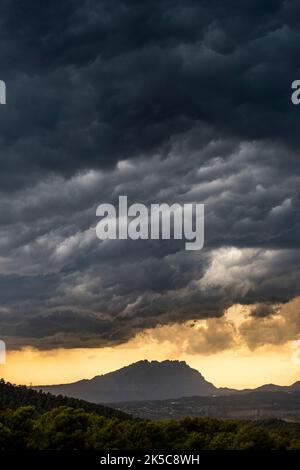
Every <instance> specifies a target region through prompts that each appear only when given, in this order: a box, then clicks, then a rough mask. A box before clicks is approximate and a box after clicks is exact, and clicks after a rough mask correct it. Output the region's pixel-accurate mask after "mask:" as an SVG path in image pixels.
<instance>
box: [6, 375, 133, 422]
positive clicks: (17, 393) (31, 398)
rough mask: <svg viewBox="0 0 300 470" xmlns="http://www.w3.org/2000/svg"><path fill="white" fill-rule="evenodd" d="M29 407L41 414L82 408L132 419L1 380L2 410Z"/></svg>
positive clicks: (94, 405)
mask: <svg viewBox="0 0 300 470" xmlns="http://www.w3.org/2000/svg"><path fill="white" fill-rule="evenodd" d="M27 405H32V406H34V408H35V409H36V411H37V412H40V413H42V412H45V411H49V410H51V409H53V408H55V407H58V406H68V407H72V408H80V409H82V410H84V411H88V412H93V413H96V414H99V415H101V416H107V417H109V418H110V417H117V418H120V419H125V418H127V419H129V418H130V416H129V415H128V414H126V413H123V412H122V411H118V410H115V409H113V408H110V407H108V406H103V405H98V404H94V403H89V402H87V401H84V400H77V399H75V398H70V397H65V396H63V395H58V396H54V395H51V393H45V392H42V391H38V392H37V391H35V390H32V389H31V388H28V387H26V386H24V385H12V384H10V383H7V382H5V381H4V380H2V379H0V409H6V408H11V409H16V408H19V407H21V406H27Z"/></svg>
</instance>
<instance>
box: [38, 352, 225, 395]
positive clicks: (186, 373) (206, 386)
mask: <svg viewBox="0 0 300 470" xmlns="http://www.w3.org/2000/svg"><path fill="white" fill-rule="evenodd" d="M40 388H41V389H42V390H46V391H49V392H51V393H54V394H64V395H68V396H72V397H75V398H84V399H85V400H88V401H92V402H96V403H101V402H102V403H107V402H111V403H112V402H119V401H135V400H163V399H167V398H179V397H184V396H194V395H199V396H201V395H202V396H205V395H213V394H215V393H216V392H217V388H216V387H214V385H213V384H211V383H209V382H207V381H206V380H205V379H204V377H203V376H202V375H201V374H200V372H198V371H197V370H196V369H192V368H191V367H190V366H189V365H188V364H187V363H186V362H185V361H178V360H174V361H173V360H165V361H161V362H160V361H155V360H154V361H148V360H141V361H138V362H135V363H133V364H130V365H128V366H125V367H123V368H122V369H119V370H116V371H114V372H109V373H108V374H104V375H98V376H96V377H94V378H93V379H91V380H81V381H79V382H75V383H72V384H66V385H53V386H46V387H44V386H43V387H40Z"/></svg>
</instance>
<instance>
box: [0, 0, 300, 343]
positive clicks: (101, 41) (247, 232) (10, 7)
mask: <svg viewBox="0 0 300 470" xmlns="http://www.w3.org/2000/svg"><path fill="white" fill-rule="evenodd" d="M299 22H300V7H299V5H298V3H297V2H296V1H295V0H294V1H286V2H282V1H274V0H272V1H254V2H253V1H252V2H248V1H240V2H234V1H230V2H226V5H225V3H224V2H221V1H218V0H213V1H209V2H208V1H203V2H197V1H195V0H185V1H181V2H178V1H172V0H162V1H160V2H148V1H145V2H137V1H134V0H122V1H118V2H115V1H113V0H112V1H111V0H110V1H108V0H107V1H106V0H101V1H100V2H99V1H98V2H96V1H94V0H92V1H80V2H79V1H77V0H64V1H59V2H58V1H56V0H54V1H52V2H49V3H48V4H47V5H46V4H43V5H42V4H41V5H40V4H37V3H36V2H34V1H33V0H28V1H27V2H26V3H24V5H23V4H22V5H21V4H20V2H18V1H16V0H10V1H8V0H4V1H2V2H1V5H0V39H1V41H0V67H1V69H0V70H1V77H0V78H1V79H4V80H5V81H6V83H7V90H8V91H7V105H6V106H1V107H0V136H1V138H0V191H1V193H0V210H1V219H0V296H1V297H0V298H1V308H0V332H1V336H2V337H4V338H5V339H6V341H7V344H8V346H9V347H11V348H18V347H21V346H23V345H28V344H30V345H33V346H36V347H39V348H44V349H48V348H52V347H61V346H64V347H78V346H97V345H104V344H115V343H119V342H122V341H125V340H127V339H128V338H130V337H132V336H133V335H134V334H136V333H137V332H139V331H141V330H143V329H144V328H151V327H155V326H156V325H159V324H170V323H174V322H185V321H187V320H192V319H202V318H210V317H221V316H222V315H223V313H224V310H225V309H226V308H228V307H229V306H231V305H233V304H234V303H241V304H253V305H256V307H255V308H254V309H253V311H252V316H251V320H249V325H248V326H245V335H247V337H249V338H250V336H251V335H250V330H251V328H252V325H253V326H254V325H255V322H257V321H258V322H263V321H264V319H266V318H269V317H270V318H274V319H275V317H276V305H278V304H281V303H285V302H288V301H290V300H291V299H293V298H294V297H296V296H297V295H299V282H298V281H299V277H300V251H299V239H300V226H299V199H300V194H299V183H300V172H299V170H300V161H299V150H300V141H299V132H298V123H299V119H300V114H299V113H300V110H299V109H297V107H296V106H293V105H292V104H291V100H290V95H291V88H290V87H291V82H292V81H293V80H294V79H296V78H299V73H300V70H299V65H298V57H299V52H300V49H299V48H300V46H299V45H300V37H299ZM120 194H127V195H128V197H129V200H130V201H131V202H144V203H145V204H150V203H152V202H160V203H162V202H168V203H173V202H182V203H184V202H192V201H196V202H201V203H205V210H206V218H205V224H206V227H205V248H204V250H202V251H201V252H186V251H184V243H183V242H181V241H179V240H177V241H174V242H170V241H125V240H120V241H118V240H111V241H105V242H100V241H99V240H98V239H97V238H96V234H95V225H96V223H97V220H96V216H95V212H96V207H97V205H98V204H99V203H101V202H112V203H116V201H117V199H118V196H119V195H120ZM274 315H275V316H274ZM274 321H275V320H274ZM224 328H225V329H226V328H227V326H226V325H225V326H224ZM293 331H294V330H293ZM295 334H296V333H295ZM222 335H223V333H222V332H220V334H219V335H218V338H219V340H218V341H217V339H216V344H217V343H218V344H221V345H222V344H224V345H225V344H227V339H226V338H227V336H226V331H225V333H224V337H223V336H222ZM203 341H204V340H203ZM205 341H206V340H205ZM205 341H204V343H205ZM249 341H250V342H251V341H252V342H253V340H251V339H249ZM205 344H206V343H205ZM201 347H202V346H201V345H197V344H193V345H192V346H191V348H192V349H193V350H200V349H201ZM216 347H219V346H216ZM220 347H221V346H220ZM203 348H204V349H205V346H203ZM203 348H202V349H203Z"/></svg>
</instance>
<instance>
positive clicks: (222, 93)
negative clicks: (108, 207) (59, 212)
mask: <svg viewBox="0 0 300 470" xmlns="http://www.w3.org/2000/svg"><path fill="white" fill-rule="evenodd" d="M299 21H300V12H299V6H298V4H297V2H296V1H287V2H281V1H260V2H259V1H254V2H253V1H252V2H248V1H242V2H226V4H225V3H224V2H221V1H209V2H208V1H203V2H197V1H194V0H186V1H184V2H177V1H171V0H164V1H160V2H149V1H148V2H147V1H146V2H136V1H134V0H131V1H125V0H123V1H117V2H116V1H111V0H109V1H101V2H97V1H83V2H82V1H81V2H79V1H76V0H73V1H67V0H65V1H63V2H61V1H52V2H49V3H47V4H44V3H38V2H36V1H33V0H29V1H27V2H26V3H21V2H19V1H16V0H11V1H3V2H1V7H0V39H1V42H0V44H1V45H0V70H1V73H2V78H3V79H6V81H7V84H8V106H7V107H6V108H5V109H4V107H2V108H1V109H0V132H1V148H0V150H1V164H0V165H1V166H0V169H1V177H2V178H1V187H2V189H9V188H10V187H11V186H13V187H16V186H19V185H24V184H30V183H31V181H32V180H33V179H36V178H38V177H39V175H45V174H47V173H48V172H58V173H61V174H64V175H70V174H73V173H75V172H76V171H77V170H79V169H83V168H91V167H93V168H95V167H101V168H107V167H111V166H113V165H114V164H115V162H116V161H118V160H120V159H122V158H125V157H128V156H130V157H135V156H138V155H141V154H145V153H147V152H148V153H151V152H153V151H155V150H156V149H158V148H160V147H162V148H164V147H165V146H168V144H169V141H170V138H171V137H172V136H174V135H175V134H177V133H178V132H183V131H185V130H188V129H190V128H191V127H193V126H194V125H195V122H197V121H205V122H207V123H210V124H211V125H213V126H214V127H215V129H216V131H217V132H218V133H219V134H223V135H228V134H229V135H232V136H238V137H243V138H250V139H252V138H259V139H260V138H272V139H277V140H279V141H282V142H284V143H285V144H289V145H296V146H297V148H298V143H299V137H298V136H299V133H298V123H299V112H298V109H297V108H296V107H294V106H292V105H291V101H290V85H291V81H292V80H294V79H295V78H299V77H298V74H299V66H298V57H299V52H300V33H299ZM25 169H26V173H25V172H24V170H25Z"/></svg>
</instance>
